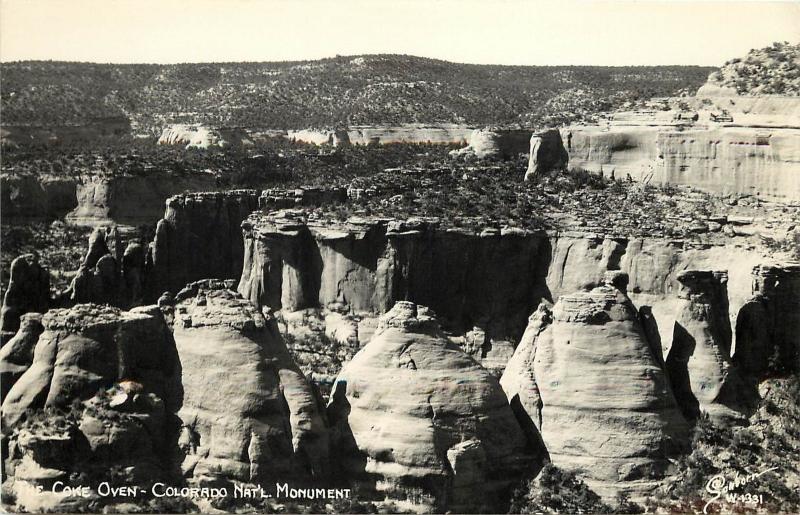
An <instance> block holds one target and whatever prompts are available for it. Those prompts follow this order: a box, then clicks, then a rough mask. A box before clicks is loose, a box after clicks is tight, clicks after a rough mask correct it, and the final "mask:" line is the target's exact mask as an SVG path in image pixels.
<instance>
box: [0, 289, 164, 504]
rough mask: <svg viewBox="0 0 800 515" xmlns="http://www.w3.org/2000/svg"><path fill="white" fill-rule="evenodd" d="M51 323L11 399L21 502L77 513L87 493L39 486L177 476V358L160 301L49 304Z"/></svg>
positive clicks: (7, 432)
mask: <svg viewBox="0 0 800 515" xmlns="http://www.w3.org/2000/svg"><path fill="white" fill-rule="evenodd" d="M42 324H43V326H44V332H42V333H41V335H40V336H39V340H38V342H37V343H36V347H35V350H34V355H33V362H32V364H31V365H30V367H29V368H27V370H25V372H24V373H23V374H22V376H21V377H20V378H19V379H18V380H17V381H16V383H15V384H14V385H13V386H12V387H11V390H10V391H9V392H8V394H7V395H6V397H5V399H4V400H3V406H2V422H3V435H4V438H5V439H6V442H7V443H8V447H7V449H8V454H7V456H8V460H7V461H6V470H5V472H6V474H7V477H8V478H9V479H8V482H7V483H6V484H5V486H6V487H9V488H10V489H11V491H12V492H13V493H14V495H15V497H16V507H17V509H24V510H28V511H73V510H74V509H76V505H75V504H72V503H75V502H76V501H80V498H77V499H76V498H75V497H72V498H70V496H69V495H67V494H52V495H51V494H49V493H48V494H45V495H40V494H39V492H38V491H37V490H35V488H36V487H42V488H44V489H45V491H49V489H50V488H51V486H52V484H53V482H54V481H56V480H61V481H64V482H65V483H67V484H69V482H70V481H71V478H74V477H77V476H76V475H77V474H80V477H81V478H82V479H81V481H82V484H83V485H85V486H90V487H93V488H96V487H97V484H98V483H99V482H101V481H107V480H108V479H109V478H110V477H112V476H113V477H115V478H116V480H119V481H123V482H124V483H125V484H129V485H139V484H141V485H147V484H149V483H150V482H152V481H157V480H164V479H165V478H170V477H171V476H172V474H171V470H172V467H171V464H170V460H171V458H172V456H173V449H172V447H171V442H173V441H174V438H171V437H170V434H171V428H172V427H173V423H172V420H171V419H170V418H169V416H168V413H169V412H170V411H173V410H174V409H175V406H176V403H177V402H178V400H179V399H178V397H177V394H178V392H177V390H175V388H174V381H175V380H176V378H175V377H174V373H175V372H176V368H177V364H178V362H177V355H176V353H175V345H174V342H173V341H172V338H171V335H170V332H169V329H168V327H167V326H166V324H165V322H164V318H163V317H162V315H161V313H160V311H159V310H158V308H156V307H155V306H149V307H144V308H136V309H134V310H132V311H130V312H121V311H119V310H117V309H115V308H111V307H108V306H104V307H101V306H95V305H91V304H80V305H77V306H74V307H73V308H71V309H54V310H50V311H49V312H48V313H47V314H45V315H44V317H43V318H42ZM4 350H5V349H4Z"/></svg>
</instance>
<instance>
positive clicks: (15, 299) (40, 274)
mask: <svg viewBox="0 0 800 515" xmlns="http://www.w3.org/2000/svg"><path fill="white" fill-rule="evenodd" d="M10 275H11V277H10V280H9V282H8V286H7V288H6V294H5V296H3V307H2V310H0V333H2V334H0V337H2V339H3V341H4V342H5V341H7V340H8V339H9V338H11V337H12V336H13V335H14V333H16V331H17V329H19V321H20V317H21V316H22V315H23V314H25V313H29V312H32V311H33V312H37V313H44V312H45V311H47V308H48V306H49V304H50V275H49V274H48V272H47V270H45V269H44V268H43V267H42V266H41V265H40V264H39V260H38V258H37V257H36V256H35V255H34V254H24V255H22V256H19V257H18V258H16V259H15V260H14V261H12V262H11V274H10Z"/></svg>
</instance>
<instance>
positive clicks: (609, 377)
mask: <svg viewBox="0 0 800 515" xmlns="http://www.w3.org/2000/svg"><path fill="white" fill-rule="evenodd" d="M626 283H627V276H626V275H625V274H623V273H619V272H612V273H610V275H609V277H608V280H607V281H606V283H605V284H604V285H602V286H598V287H597V288H594V289H592V290H591V291H589V292H579V293H574V294H570V295H564V296H562V297H561V298H560V299H559V300H558V302H557V303H556V304H555V306H554V307H553V309H552V311H551V310H550V309H549V308H548V307H546V306H541V307H540V308H539V310H538V311H537V312H536V313H534V315H533V316H532V317H531V322H530V324H529V326H528V329H527V331H526V333H525V337H524V338H523V340H522V342H521V343H520V345H519V347H517V350H516V352H515V354H514V357H513V358H512V360H511V361H510V362H509V366H508V368H507V369H506V371H505V372H504V374H503V377H502V379H501V384H502V385H503V387H504V389H505V391H506V394H507V395H508V397H509V399H510V402H511V404H512V406H516V407H517V409H519V410H521V411H522V412H524V413H525V414H526V415H527V416H528V417H529V420H530V422H531V423H532V424H534V425H535V426H536V427H538V429H539V430H540V432H541V437H542V439H543V441H544V444H545V446H546V448H547V452H548V454H549V456H550V459H551V460H552V462H553V463H554V464H555V465H557V466H559V467H562V468H565V469H569V470H579V471H581V472H582V476H583V477H584V478H585V479H586V480H587V482H589V484H590V485H591V486H592V487H593V489H595V490H596V491H597V492H598V493H600V494H601V495H603V496H605V497H609V498H613V496H614V494H615V493H616V492H617V491H619V490H623V491H628V492H630V493H635V494H640V493H642V492H644V491H646V490H647V489H649V488H653V487H655V486H656V483H655V482H654V481H653V480H654V479H655V478H658V477H659V476H663V474H664V473H665V472H666V469H667V466H668V463H669V462H668V460H667V457H669V456H671V455H674V454H676V453H678V452H679V451H680V450H681V448H682V447H683V446H684V445H685V443H686V441H687V438H688V425H687V424H686V421H685V420H684V418H683V417H682V415H681V413H680V411H679V409H678V405H677V403H676V401H675V398H674V397H673V395H672V391H671V389H670V386H669V382H668V380H667V376H666V374H665V372H664V370H663V368H662V364H663V362H662V361H661V359H660V356H659V351H660V350H659V349H654V348H653V346H652V344H651V343H650V342H648V340H647V337H646V335H645V330H644V328H643V327H642V325H641V323H640V321H639V316H638V313H637V311H636V310H635V308H634V307H633V304H632V303H631V301H630V300H629V299H628V298H627V296H626V295H625V293H624V290H625V287H626Z"/></svg>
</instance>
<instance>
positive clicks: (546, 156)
mask: <svg viewBox="0 0 800 515" xmlns="http://www.w3.org/2000/svg"><path fill="white" fill-rule="evenodd" d="M568 164H569V152H567V150H566V149H565V148H564V142H563V141H562V139H561V133H560V132H559V131H558V129H549V130H546V131H544V132H540V133H537V134H534V135H533V136H531V141H530V158H529V160H528V171H527V172H525V180H526V181H529V180H533V179H534V178H535V177H536V176H538V175H542V174H544V173H547V172H549V171H550V170H559V169H565V168H566V167H567V165H568Z"/></svg>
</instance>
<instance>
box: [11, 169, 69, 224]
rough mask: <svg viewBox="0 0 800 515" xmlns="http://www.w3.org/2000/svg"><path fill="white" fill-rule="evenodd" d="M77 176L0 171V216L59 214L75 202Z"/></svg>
mask: <svg viewBox="0 0 800 515" xmlns="http://www.w3.org/2000/svg"><path fill="white" fill-rule="evenodd" d="M77 183H78V181H77V180H76V179H73V178H71V177H56V176H47V175H42V176H34V175H27V174H3V175H0V186H1V187H0V193H2V203H0V205H1V208H2V213H0V214H1V215H2V217H3V220H5V221H8V220H25V219H38V218H61V217H63V216H64V215H66V214H67V213H69V212H70V211H72V210H73V209H75V208H76V207H77V206H78V194H77Z"/></svg>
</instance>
